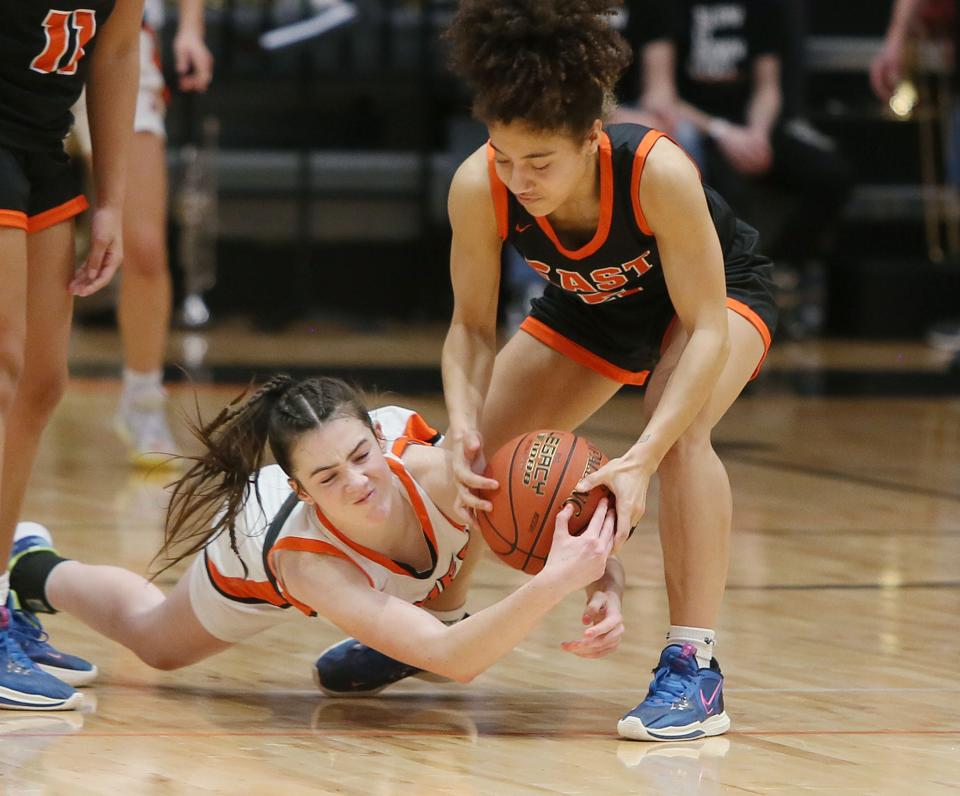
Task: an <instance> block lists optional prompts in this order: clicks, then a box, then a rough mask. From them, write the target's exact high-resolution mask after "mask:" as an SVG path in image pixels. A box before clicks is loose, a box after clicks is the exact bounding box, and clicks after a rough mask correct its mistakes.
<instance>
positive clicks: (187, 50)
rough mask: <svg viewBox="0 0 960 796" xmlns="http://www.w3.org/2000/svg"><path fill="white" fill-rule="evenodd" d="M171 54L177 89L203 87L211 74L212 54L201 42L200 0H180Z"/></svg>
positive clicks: (201, 15) (194, 89) (202, 29)
mask: <svg viewBox="0 0 960 796" xmlns="http://www.w3.org/2000/svg"><path fill="white" fill-rule="evenodd" d="M179 6H180V11H179V18H178V21H177V35H176V36H175V37H174V39H173V55H174V62H175V66H176V69H177V76H178V82H179V87H180V90H181V91H200V92H203V91H206V90H207V86H208V85H210V79H211V78H212V77H213V56H212V55H211V54H210V50H208V49H207V45H206V44H204V41H203V36H204V18H203V0H180V3H179Z"/></svg>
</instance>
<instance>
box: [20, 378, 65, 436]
mask: <svg viewBox="0 0 960 796" xmlns="http://www.w3.org/2000/svg"><path fill="white" fill-rule="evenodd" d="M67 379H68V372H67V368H66V365H63V366H61V365H48V366H46V367H44V368H43V369H31V370H29V371H27V372H25V373H24V375H23V378H22V379H21V380H20V385H19V387H18V397H19V399H20V400H22V401H23V405H24V406H25V407H26V415H27V417H28V418H34V419H36V420H38V421H39V422H42V423H46V420H47V418H49V417H50V415H51V414H53V410H54V409H56V408H57V405H58V404H59V403H60V399H61V398H63V394H64V393H65V392H66V389H67Z"/></svg>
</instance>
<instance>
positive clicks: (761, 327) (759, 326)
mask: <svg viewBox="0 0 960 796" xmlns="http://www.w3.org/2000/svg"><path fill="white" fill-rule="evenodd" d="M727 309H728V310H733V311H734V312H735V313H737V315H740V316H742V317H744V318H746V319H747V320H748V321H750V323H751V324H752V325H753V326H754V328H755V329H756V330H757V331H758V332H759V333H760V337H762V338H763V356H762V357H760V362H758V363H757V367H756V370H754V371H753V374H752V375H751V376H750V380H751V381H753V380H754V379H755V378H757V376H758V375H759V373H760V368H762V367H763V363H764V360H766V358H767V354H768V353H769V352H770V344H771V343H772V341H773V338H772V335H771V334H770V330H769V329H768V328H767V324H765V323H764V322H763V318H761V317H760V316H759V315H757V313H756V312H754V311H753V310H752V309H751V308H750V307H748V306H747V305H746V304H744V303H743V302H742V301H737V299H735V298H730V297H729V296H727ZM679 322H680V318H678V317H677V316H676V315H674V316H673V319H672V320H671V321H670V323H669V324H668V325H667V330H666V331H665V332H664V333H663V339H662V340H661V341H660V353H661V354H662V353H663V352H664V350H665V349H666V347H667V338H668V337H670V333H671V332H672V331H673V327H674V326H676V325H677V324H678V323H679Z"/></svg>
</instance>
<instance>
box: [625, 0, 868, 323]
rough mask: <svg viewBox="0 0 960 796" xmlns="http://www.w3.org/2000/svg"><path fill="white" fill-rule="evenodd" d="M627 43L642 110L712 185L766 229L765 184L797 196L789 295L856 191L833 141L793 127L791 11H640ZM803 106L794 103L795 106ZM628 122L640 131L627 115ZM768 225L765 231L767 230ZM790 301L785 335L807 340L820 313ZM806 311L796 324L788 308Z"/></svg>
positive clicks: (698, 1) (717, 6) (785, 256)
mask: <svg viewBox="0 0 960 796" xmlns="http://www.w3.org/2000/svg"><path fill="white" fill-rule="evenodd" d="M627 5H628V10H629V13H630V17H631V19H630V21H628V23H627V36H628V38H629V39H630V41H631V43H632V44H633V45H634V48H635V50H636V51H637V53H638V59H637V60H638V61H639V62H640V64H641V66H642V70H643V71H642V80H641V87H640V88H639V89H638V90H637V93H638V94H639V108H638V110H639V111H642V112H644V113H646V114H648V116H647V118H649V117H650V116H651V115H652V116H653V117H654V118H655V119H656V120H657V121H658V122H660V123H661V125H663V126H667V129H668V130H669V132H672V133H673V135H674V136H675V137H676V139H677V141H678V142H679V143H680V144H681V145H682V146H684V147H685V148H686V149H687V151H688V152H689V153H690V154H691V156H692V157H693V158H694V159H695V160H696V161H697V163H698V165H699V166H700V168H701V171H702V172H703V175H704V179H705V180H706V181H707V182H709V183H710V184H711V185H712V186H713V187H714V188H716V189H717V190H718V191H720V192H721V193H722V194H723V195H724V196H726V197H728V198H729V200H730V203H731V205H732V206H733V207H734V209H735V210H736V211H737V212H738V213H739V214H740V215H741V216H742V217H744V218H745V219H746V220H748V221H750V222H751V223H753V224H755V225H756V226H758V227H760V228H761V231H763V229H764V228H765V227H766V228H768V229H769V227H770V226H771V225H770V224H769V222H768V220H767V219H764V218H763V217H759V218H758V217H757V216H758V215H759V214H758V212H757V208H756V207H754V204H755V203H754V202H753V201H752V199H753V198H754V197H755V196H756V186H757V183H758V182H761V181H762V182H763V183H764V184H766V185H769V186H772V187H774V188H776V189H777V190H778V191H781V192H784V193H786V194H787V195H789V196H790V202H789V208H788V210H787V214H786V217H784V218H783V219H782V220H781V222H780V223H779V224H778V225H777V226H778V227H779V228H780V229H781V232H780V233H779V234H778V235H775V236H773V240H771V241H770V244H769V249H770V250H771V253H772V254H773V255H774V256H775V257H776V258H777V260H778V262H780V263H793V264H794V266H795V268H793V269H791V268H790V267H789V266H786V265H784V266H781V269H780V276H781V277H782V279H783V282H784V284H785V286H792V285H793V283H795V281H796V274H797V271H798V270H799V271H800V272H801V276H802V273H803V271H811V272H812V271H814V270H817V269H816V268H815V265H814V264H816V263H818V262H820V261H822V260H823V259H824V258H825V257H826V254H827V246H828V242H829V239H830V232H831V230H832V228H833V227H834V226H835V221H836V219H837V217H838V216H839V213H840V211H841V210H842V208H843V205H844V203H845V202H846V199H847V197H848V195H849V191H850V187H851V173H850V170H849V167H848V166H847V164H846V162H845V161H844V160H843V158H842V157H841V156H840V155H839V153H838V152H837V151H836V148H835V147H834V144H833V142H832V141H831V140H830V139H828V138H827V137H826V136H824V135H822V134H821V133H819V132H818V131H816V130H814V129H813V128H812V127H811V126H810V125H809V124H808V123H806V122H805V121H803V120H802V119H798V118H786V117H785V116H784V114H783V113H782V108H783V105H784V97H783V91H782V88H781V67H782V65H783V61H784V53H785V52H787V51H788V49H789V48H787V47H786V42H787V38H788V35H789V34H790V31H787V30H785V25H784V15H783V8H782V7H781V0H633V1H632V2H628V4H627ZM798 104H799V103H796V102H794V103H791V106H796V105H798ZM622 116H623V118H624V120H628V121H632V120H633V118H631V116H632V113H631V111H630V110H626V111H625V112H624V113H623V114H622ZM765 221H766V222H767V223H765ZM797 298H798V297H797V296H793V297H791V296H789V295H788V296H784V297H783V303H784V305H785V306H784V310H785V314H784V318H783V325H784V328H785V330H786V331H787V333H788V334H789V333H792V334H793V335H795V336H802V335H804V334H806V333H808V332H810V331H815V330H816V328H818V326H819V323H820V317H819V306H815V305H813V304H812V303H811V302H806V303H803V302H800V303H798V302H797ZM792 302H793V303H796V304H797V308H796V312H795V313H791V311H790V304H791V303H792Z"/></svg>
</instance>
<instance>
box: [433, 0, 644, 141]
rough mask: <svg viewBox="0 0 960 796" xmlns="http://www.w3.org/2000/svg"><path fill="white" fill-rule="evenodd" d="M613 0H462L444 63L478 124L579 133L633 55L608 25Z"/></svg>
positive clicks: (598, 114)
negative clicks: (465, 91)
mask: <svg viewBox="0 0 960 796" xmlns="http://www.w3.org/2000/svg"><path fill="white" fill-rule="evenodd" d="M619 5H620V3H618V2H616V0H463V2H461V3H460V6H459V9H458V10H457V13H456V15H455V16H454V19H453V22H451V24H450V27H449V28H448V29H447V31H446V33H445V34H444V35H445V38H446V39H447V41H448V42H449V43H450V49H451V52H450V65H451V67H452V68H453V70H454V71H455V72H456V73H457V74H459V75H460V76H461V77H462V78H463V79H464V80H466V82H467V83H468V84H469V85H470V87H471V88H472V89H473V90H474V91H475V93H476V96H475V98H474V103H473V113H474V115H475V116H476V117H477V118H478V119H480V120H481V121H484V122H487V123H489V122H500V123H504V124H509V123H510V122H512V121H522V122H524V123H526V124H527V125H529V126H530V127H532V128H533V129H535V130H543V131H565V132H567V133H570V134H572V135H575V136H576V135H580V134H581V133H583V134H585V133H586V132H587V131H588V130H589V129H590V126H591V125H592V124H593V122H594V120H595V119H605V118H607V116H608V115H609V112H610V110H611V109H612V106H613V88H614V86H615V84H616V82H617V80H618V79H619V77H620V75H621V73H622V72H623V70H624V69H626V67H627V66H628V65H629V64H630V62H631V61H632V59H633V54H632V52H631V50H630V47H629V45H628V44H627V42H626V41H625V40H624V38H623V37H622V36H621V35H620V34H619V33H617V31H616V30H614V29H613V28H612V27H611V26H610V20H609V17H610V16H611V15H612V14H613V13H614V12H615V9H616V8H617V7H618V6H619Z"/></svg>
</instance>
